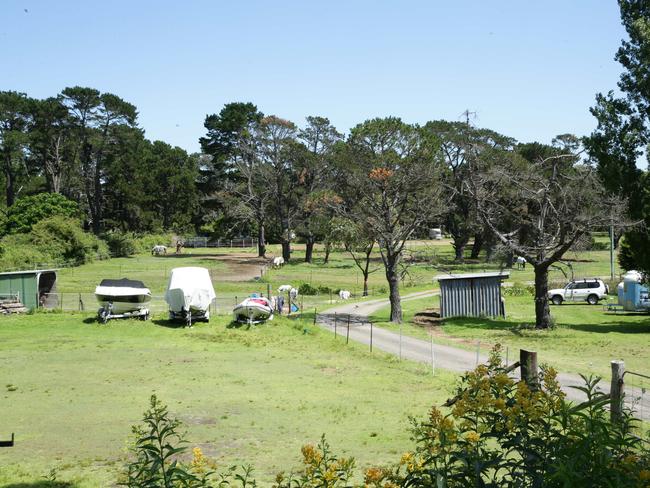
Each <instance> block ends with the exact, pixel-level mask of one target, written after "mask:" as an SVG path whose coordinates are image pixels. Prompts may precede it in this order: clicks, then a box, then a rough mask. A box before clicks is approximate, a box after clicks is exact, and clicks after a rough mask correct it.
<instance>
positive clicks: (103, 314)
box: [97, 308, 108, 324]
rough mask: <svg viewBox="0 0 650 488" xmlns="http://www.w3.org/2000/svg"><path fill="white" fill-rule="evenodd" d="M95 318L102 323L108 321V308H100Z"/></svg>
mask: <svg viewBox="0 0 650 488" xmlns="http://www.w3.org/2000/svg"><path fill="white" fill-rule="evenodd" d="M97 319H98V320H99V321H100V322H101V323H102V324H106V323H107V322H108V310H106V309H105V308H100V309H99V312H97Z"/></svg>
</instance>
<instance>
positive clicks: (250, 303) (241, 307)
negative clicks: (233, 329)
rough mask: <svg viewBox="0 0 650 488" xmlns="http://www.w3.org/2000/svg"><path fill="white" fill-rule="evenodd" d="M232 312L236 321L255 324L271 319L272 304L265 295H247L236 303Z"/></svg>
mask: <svg viewBox="0 0 650 488" xmlns="http://www.w3.org/2000/svg"><path fill="white" fill-rule="evenodd" d="M232 313H233V315H234V316H235V320H237V321H238V322H246V323H249V324H256V323H259V322H264V321H265V320H272V319H273V305H272V303H271V300H269V299H268V298H265V297H248V298H246V299H245V300H244V301H243V302H241V303H239V304H237V305H236V306H235V308H234V309H233V311H232Z"/></svg>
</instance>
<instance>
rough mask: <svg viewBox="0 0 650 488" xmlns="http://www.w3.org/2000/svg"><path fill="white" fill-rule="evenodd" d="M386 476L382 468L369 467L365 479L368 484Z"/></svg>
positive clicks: (377, 481)
mask: <svg viewBox="0 0 650 488" xmlns="http://www.w3.org/2000/svg"><path fill="white" fill-rule="evenodd" d="M383 478H384V471H383V470H382V469H380V468H368V469H367V470H366V475H365V477H364V481H365V483H366V485H370V484H373V483H379V482H380V481H381V480H382V479H383Z"/></svg>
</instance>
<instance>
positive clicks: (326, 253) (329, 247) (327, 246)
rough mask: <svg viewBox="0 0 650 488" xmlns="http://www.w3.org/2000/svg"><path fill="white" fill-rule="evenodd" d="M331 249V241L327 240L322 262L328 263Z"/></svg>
mask: <svg viewBox="0 0 650 488" xmlns="http://www.w3.org/2000/svg"><path fill="white" fill-rule="evenodd" d="M331 250H332V243H331V242H329V241H328V242H326V243H325V259H324V260H323V264H327V263H329V261H330V252H331Z"/></svg>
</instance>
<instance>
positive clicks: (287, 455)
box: [0, 313, 455, 487]
mask: <svg viewBox="0 0 650 488" xmlns="http://www.w3.org/2000/svg"><path fill="white" fill-rule="evenodd" d="M0 364H1V368H0V369H1V371H2V381H1V384H0V405H1V407H0V411H1V412H2V416H1V417H0V434H1V435H2V437H5V436H6V435H7V434H9V433H10V432H12V431H14V432H16V435H17V439H16V442H17V444H16V446H15V447H14V448H11V449H3V450H2V452H0V459H1V460H2V461H1V462H0V466H1V467H0V485H2V486H6V485H8V484H11V483H16V486H32V485H31V484H29V485H20V484H18V483H34V485H33V486H36V483H37V482H38V481H39V480H42V478H41V477H42V476H44V475H46V474H47V473H48V472H49V470H50V469H51V468H56V469H57V471H58V478H59V479H60V480H70V481H72V482H73V483H74V486H76V487H96V486H108V485H110V484H111V483H113V482H114V481H115V479H116V474H117V472H118V471H119V470H120V469H121V467H122V465H123V463H124V462H125V459H126V458H125V446H126V445H127V444H128V440H129V435H130V426H131V425H132V424H134V423H136V422H138V420H139V418H140V416H141V414H142V412H143V411H144V410H145V409H146V408H147V405H148V398H149V396H150V395H151V394H152V393H154V392H155V393H156V394H157V395H158V396H159V397H160V398H161V399H162V400H163V401H164V402H166V403H167V404H168V405H169V406H170V409H171V411H172V412H173V413H174V414H175V415H177V416H178V417H179V418H180V419H182V420H183V421H184V422H185V424H186V426H187V431H188V435H187V437H188V439H189V440H190V441H191V443H190V444H189V446H190V447H192V446H195V445H198V446H200V447H201V448H202V449H203V451H204V452H205V453H206V454H207V455H209V456H211V457H213V458H215V459H216V460H217V462H218V463H219V465H221V466H228V465H230V464H232V463H239V462H247V463H251V464H253V465H254V466H255V467H256V472H257V476H258V478H260V479H261V480H263V481H269V480H271V479H272V476H273V475H274V474H275V473H276V472H277V471H279V470H283V469H284V470H289V469H291V468H292V467H296V466H297V463H298V462H299V453H300V451H299V449H300V446H301V445H302V444H304V443H307V442H316V441H317V440H318V439H319V437H320V435H321V434H323V433H325V434H326V435H327V437H328V440H329V441H330V443H331V444H332V446H333V447H334V448H335V449H336V450H337V452H339V453H341V454H345V455H351V456H354V457H356V458H357V459H358V463H359V465H360V466H361V467H363V466H367V465H369V464H383V463H390V462H395V461H397V460H398V459H399V456H400V454H401V453H402V452H403V451H404V450H406V449H408V448H409V447H410V446H412V443H411V441H410V440H409V433H408V431H407V429H408V421H407V417H408V416H409V415H416V416H422V415H423V414H425V412H426V410H427V408H428V407H429V406H430V405H432V404H434V403H436V404H439V403H440V402H441V401H443V400H444V399H445V398H446V397H447V396H448V394H449V392H450V390H451V387H452V385H453V382H454V381H455V380H454V377H453V376H452V375H450V374H446V373H444V372H440V373H438V372H437V374H436V376H435V377H431V375H430V373H429V372H428V369H427V368H426V367H425V366H423V365H422V366H421V365H418V364H413V363H409V362H402V363H399V362H397V361H396V360H394V359H393V358H390V357H388V356H386V355H382V354H380V353H373V354H372V355H371V354H369V353H368V352H367V351H366V350H365V349H363V348H362V347H361V346H357V345H352V344H351V345H350V346H347V347H346V346H345V345H344V344H342V343H341V342H340V341H339V342H335V341H334V340H333V338H332V336H331V335H330V334H329V333H326V332H321V331H320V330H319V329H317V328H313V327H312V326H311V324H310V323H309V322H308V321H299V320H298V321H294V320H290V319H286V318H283V319H278V320H275V321H273V322H271V323H269V324H268V325H264V326H260V327H255V328H253V329H250V330H248V329H245V328H244V329H231V328H227V327H226V319H225V318H224V319H218V320H213V321H212V323H210V324H209V325H208V324H200V325H197V326H196V327H194V328H193V329H182V328H172V327H170V326H169V324H168V323H167V322H166V321H164V320H158V319H156V318H154V320H152V321H149V322H139V321H130V320H126V321H118V320H115V321H112V322H110V323H109V324H108V325H107V326H98V325H96V323H95V322H94V319H93V318H92V317H91V316H88V315H84V314H62V313H50V314H44V313H38V314H34V315H27V316H21V317H3V318H1V320H0Z"/></svg>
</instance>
